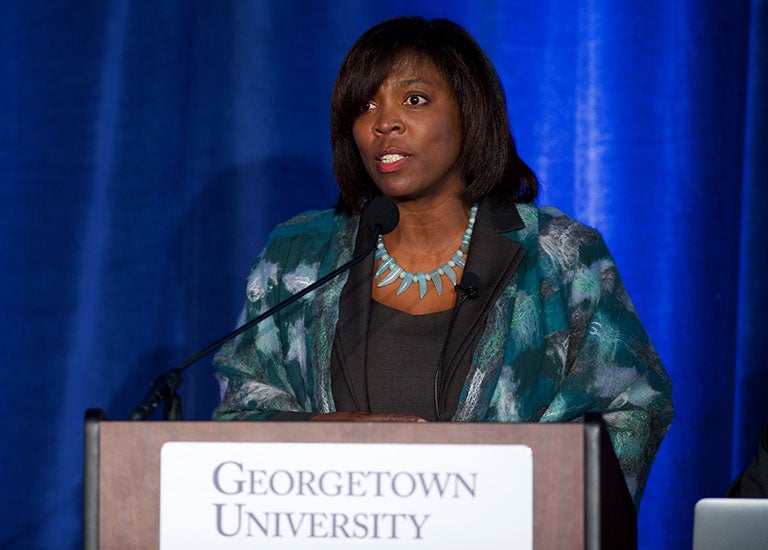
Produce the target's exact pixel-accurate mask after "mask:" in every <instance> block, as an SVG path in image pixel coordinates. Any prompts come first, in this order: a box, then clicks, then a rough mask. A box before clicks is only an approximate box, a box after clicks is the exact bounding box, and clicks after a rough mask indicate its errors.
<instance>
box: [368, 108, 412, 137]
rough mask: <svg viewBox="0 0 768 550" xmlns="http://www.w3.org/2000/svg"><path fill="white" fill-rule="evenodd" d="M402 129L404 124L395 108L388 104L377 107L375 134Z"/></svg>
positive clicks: (400, 130)
mask: <svg viewBox="0 0 768 550" xmlns="http://www.w3.org/2000/svg"><path fill="white" fill-rule="evenodd" d="M404 129H405V125H404V123H403V120H402V118H401V117H400V115H399V114H398V112H397V110H396V109H394V108H392V107H388V106H381V107H379V113H378V117H376V125H375V128H374V130H375V131H376V133H377V134H390V133H393V132H402V131H403V130H404Z"/></svg>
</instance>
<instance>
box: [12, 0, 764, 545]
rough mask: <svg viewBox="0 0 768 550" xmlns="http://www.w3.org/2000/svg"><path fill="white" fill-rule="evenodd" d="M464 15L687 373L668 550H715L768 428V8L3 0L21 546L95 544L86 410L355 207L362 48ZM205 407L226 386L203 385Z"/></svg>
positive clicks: (232, 308) (566, 193) (566, 204)
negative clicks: (337, 178) (702, 517)
mask: <svg viewBox="0 0 768 550" xmlns="http://www.w3.org/2000/svg"><path fill="white" fill-rule="evenodd" d="M406 13H408V14H417V15H424V16H427V17H448V18H451V19H453V20H455V21H457V22H458V23H460V24H462V25H464V26H465V27H466V28H467V29H468V30H469V31H470V32H471V33H472V34H473V35H474V36H475V37H476V38H477V39H478V41H479V42H480V44H481V45H482V46H483V48H484V49H485V50H486V51H487V52H488V54H489V56H490V57H491V58H492V60H493V62H494V63H495V64H496V66H497V68H498V70H499V73H500V75H501V77H502V80H503V82H504V85H505V88H506V92H507V97H508V104H509V110H510V118H511V122H512V126H513V132H514V134H515V137H516V139H517V142H518V147H519V150H520V152H521V155H522V156H523V158H524V159H525V160H526V161H527V162H529V164H530V165H531V166H532V167H533V168H534V170H535V171H536V172H537V174H538V175H539V176H540V178H541V180H542V183H543V191H542V196H541V199H540V203H541V204H551V205H554V206H557V207H558V208H560V209H562V210H564V211H565V212H566V213H568V214H570V215H572V216H574V217H576V218H577V219H579V220H581V221H583V222H585V223H587V224H590V225H593V226H595V227H596V228H597V229H599V230H600V231H601V232H602V234H603V235H604V237H605V239H606V242H607V244H608V246H609V248H610V249H611V251H612V252H613V254H614V256H615V257H616V260H617V264H618V266H619V270H620V272H621V274H622V277H623V279H624V281H625V285H626V287H627V289H628V290H629V293H630V295H631V296H632V298H633V301H634V302H635V305H636V307H637V309H638V311H639V313H640V316H641V318H642V320H643V322H644V324H645V326H646V329H647V330H648V332H649V334H650V335H651V339H652V340H653V342H654V344H655V345H656V347H657V350H658V351H659V354H660V356H661V357H662V359H663V361H664V363H665V365H666V366H667V369H668V370H669V372H670V375H671V376H672V379H673V382H674V383H675V390H674V400H675V405H676V410H677V416H676V419H675V421H674V423H673V426H672V429H671V431H670V433H669V435H668V437H667V439H666V440H665V441H664V443H663V444H662V447H661V450H660V453H659V455H658V458H657V462H656V464H655V465H654V468H653V470H652V473H651V477H650V479H649V483H648V488H647V491H646V496H645V498H644V500H643V503H642V506H641V511H640V524H639V528H640V546H641V548H653V549H658V548H680V547H686V546H687V547H690V542H691V534H692V533H691V529H692V521H693V506H694V504H695V502H696V501H697V500H698V499H699V498H702V497H705V496H721V495H723V494H724V493H725V490H726V488H727V486H728V483H729V482H730V480H731V479H732V478H733V476H734V475H735V474H736V473H738V472H739V471H740V470H741V469H742V468H744V467H745V466H746V464H747V462H748V460H749V457H750V456H751V454H752V453H753V452H754V450H755V446H756V443H757V440H758V437H759V435H760V429H761V427H762V425H763V424H764V423H765V422H766V421H768V409H767V407H766V396H765V395H766V389H768V361H766V353H765V352H764V351H763V346H761V343H762V342H761V336H762V327H761V324H760V320H759V315H760V312H761V310H762V309H763V307H764V306H765V305H766V304H768V265H767V264H768V260H766V255H765V253H764V248H765V246H764V244H763V243H764V241H765V239H766V237H767V236H768V235H766V233H767V232H768V229H767V228H768V224H766V223H765V220H766V216H768V196H766V195H767V194H768V165H767V164H766V162H765V160H764V159H766V158H768V151H766V147H768V146H766V143H768V105H767V104H766V102H768V89H767V88H768V86H767V85H766V63H767V62H766V56H767V55H768V44H766V42H767V41H768V37H766V33H768V30H767V29H766V24H768V3H767V2H766V1H765V0H753V1H752V2H750V1H748V0H737V1H735V2H730V3H727V4H726V3H722V2H717V1H715V0H704V1H698V2H695V1H693V0H681V1H679V2H673V3H669V2H661V1H660V0H651V1H650V2H646V3H643V4H642V5H638V4H632V5H629V3H616V2H608V1H599V0H586V1H583V2H570V1H567V0H547V1H544V2H532V1H531V2H529V1H522V0H521V1H519V2H511V1H510V2H499V1H497V0H480V1H478V2H474V3H471V4H468V3H466V2H459V1H448V2H435V1H431V2H428V1H424V0H420V1H416V2H412V3H409V5H408V6H407V8H406V7H404V8H392V7H390V6H388V5H381V4H376V5H374V4H371V5H363V4H362V3H359V2H354V1H352V0H339V1H334V2H330V1H329V2H312V3H307V2H299V1H283V2H277V1H269V0H254V1H252V2H239V1H235V0H222V1H220V2H215V3H206V2H176V1H170V0H169V1H162V2H156V3H148V2H142V1H137V0H107V1H96V0H90V1H86V0H83V1H79V2H72V1H69V0H49V1H45V0H36V1H31V2H15V3H13V2H3V3H0V113H1V114H0V266H2V270H3V271H2V273H3V279H2V284H0V331H1V333H2V335H3V336H2V344H3V351H4V352H5V353H4V359H5V365H4V368H3V369H2V370H0V418H2V420H1V422H2V426H1V427H0V428H1V429H2V434H3V447H2V449H3V450H2V459H3V463H4V464H6V466H5V467H4V468H3V469H2V470H0V486H2V487H3V488H4V489H5V492H6V495H7V498H6V499H4V502H3V503H2V504H0V510H2V520H1V521H0V546H2V547H3V548H24V549H29V548H76V547H79V546H80V545H81V525H80V521H81V490H82V489H81V483H82V474H81V467H82V421H83V414H84V411H85V410H86V409H87V408H92V407H99V408H103V409H104V410H105V411H106V412H107V413H108V415H109V416H110V417H111V418H114V419H123V418H127V417H128V415H129V414H130V412H131V410H132V408H133V407H134V406H135V405H136V404H137V403H138V401H139V400H140V399H141V397H142V396H143V395H144V393H145V392H146V391H147V389H148V388H149V383H150V381H151V380H152V379H153V378H154V377H155V376H156V375H157V374H159V373H160V372H163V371H165V370H168V369H169V368H171V367H173V366H175V365H176V364H178V363H180V362H181V361H182V360H184V359H186V358H187V357H188V356H190V355H192V354H193V353H194V352H196V351H198V350H199V349H201V348H203V347H204V346H205V345H207V344H208V343H209V342H211V341H213V340H216V339H217V338H218V337H219V336H221V335H222V334H224V333H226V332H228V331H229V330H231V329H232V328H233V327H234V323H235V320H236V318H237V316H238V313H239V311H240V308H241V305H242V302H243V298H244V283H245V276H246V274H247V271H248V267H249V264H250V262H251V261H252V260H253V259H254V258H255V256H256V255H257V254H258V253H259V251H260V250H261V248H262V246H263V245H264V243H265V241H266V238H267V235H268V232H269V231H270V229H271V228H272V227H273V226H274V225H275V224H277V223H278V222H280V221H283V220H285V219H286V218H288V217H290V216H292V215H294V214H296V213H298V212H301V211H303V210H307V209H321V208H327V207H329V206H331V205H332V204H333V203H334V202H335V200H336V195H337V189H336V186H335V183H334V179H333V174H332V170H331V152H330V145H329V139H328V111H329V101H330V94H331V89H332V87H333V82H334V79H335V75H336V71H337V70H338V67H339V65H340V63H341V61H342V59H343V57H344V55H345V53H346V51H347V50H348V49H349V47H350V46H351V45H352V43H353V42H354V40H355V39H356V38H357V37H358V36H359V35H360V34H361V33H362V32H363V31H364V30H365V29H367V28H368V27H369V26H371V25H372V24H374V23H376V22H378V21H380V20H382V19H385V18H388V17H392V16H395V15H403V14H406ZM182 399H183V406H184V412H185V416H186V418H188V419H207V418H209V417H210V413H211V411H212V409H213V407H214V406H215V404H216V402H217V399H218V396H217V388H216V384H215V382H214V379H213V369H212V368H211V365H210V358H206V359H204V360H202V361H200V362H199V363H198V364H196V365H194V366H193V367H192V368H190V369H189V370H188V371H187V372H186V373H185V376H184V384H183V386H182Z"/></svg>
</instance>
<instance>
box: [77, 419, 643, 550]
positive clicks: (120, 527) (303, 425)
mask: <svg viewBox="0 0 768 550" xmlns="http://www.w3.org/2000/svg"><path fill="white" fill-rule="evenodd" d="M590 430H591V436H589V434H590ZM85 432H86V433H85V436H86V450H85V470H84V476H85V480H84V481H85V483H84V485H85V487H84V488H85V508H84V539H85V541H84V542H85V548H86V549H89V550H90V549H95V548H99V547H101V548H121V549H130V548H136V549H141V550H145V549H147V548H157V547H158V545H159V530H160V449H161V448H162V446H163V444H164V443H165V442H168V441H201V442H202V441H208V442H278V443H279V442H283V443H294V442H301V443H313V442H317V443H320V442H322V443H405V444H437V443H443V444H484V445H494V444H497V445H500V444H521V445H527V446H529V447H531V449H532V450H533V459H534V466H533V507H534V510H533V513H534V515H533V531H534V532H533V537H534V548H547V549H549V548H553V549H554V548H567V549H569V550H570V549H575V548H590V549H591V548H601V547H605V543H606V542H607V541H608V540H609V539H610V540H613V539H611V538H610V537H608V538H606V536H605V533H607V532H613V531H616V530H615V529H613V530H612V529H608V531H606V525H605V523H606V522H605V521H603V518H604V517H605V516H606V513H607V512H608V511H611V512H612V513H611V515H612V516H616V515H618V517H625V518H626V517H629V520H627V522H625V523H624V524H622V525H629V526H630V527H631V526H632V525H636V520H635V516H634V505H632V502H631V499H629V494H628V492H627V490H626V486H625V485H624V480H623V477H621V479H620V480H617V479H616V474H617V472H618V475H619V476H621V472H620V470H618V464H617V462H616V459H615V456H614V455H613V451H612V449H611V448H610V443H608V448H607V449H606V448H605V443H606V441H607V440H608V439H607V435H606V433H605V429H604V427H603V426H602V424H601V422H598V423H597V424H595V423H594V422H590V421H588V422H585V423H584V424H581V423H575V424H503V423H407V422H404V423H379V422H212V421H211V422H163V421H146V422H124V421H106V420H105V418H104V416H103V414H102V413H100V412H97V411H89V412H88V413H87V416H86V427H85ZM595 434H596V435H595ZM601 434H602V435H601ZM588 457H589V460H587V458H588ZM606 463H608V464H610V463H612V464H613V467H610V468H607V467H606V466H605V464H606ZM590 472H591V473H590ZM606 476H608V477H606ZM609 478H610V479H609ZM585 480H586V481H585ZM587 482H588V483H589V485H587V484H586V483H587ZM617 487H618V488H619V489H620V490H618V491H617V490H616V488H617ZM622 487H623V495H624V496H623V497H622V490H621V488H622ZM608 489H609V490H608ZM617 496H618V500H617ZM616 502H618V506H617V505H616ZM627 502H628V503H629V506H630V507H631V510H630V509H629V508H628V507H627ZM608 527H610V526H608ZM619 531H620V532H619V533H618V537H619V539H621V540H622V546H621V547H622V548H631V547H632V546H633V544H636V543H635V542H633V541H632V540H630V538H631V537H630V535H631V536H632V537H636V535H635V534H634V533H627V532H626V529H624V528H622V529H621V530H619ZM630 531H631V529H630ZM588 533H589V534H590V536H589V537H588V536H587V535H588ZM622 533H624V534H622ZM619 539H616V540H619Z"/></svg>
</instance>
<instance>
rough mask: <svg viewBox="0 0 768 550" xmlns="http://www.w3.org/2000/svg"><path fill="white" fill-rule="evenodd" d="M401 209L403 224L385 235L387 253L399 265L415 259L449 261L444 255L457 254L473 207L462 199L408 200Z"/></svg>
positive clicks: (429, 261)
mask: <svg viewBox="0 0 768 550" xmlns="http://www.w3.org/2000/svg"><path fill="white" fill-rule="evenodd" d="M398 207H399V209H400V223H398V225H397V227H396V228H395V230H394V231H392V232H391V233H389V234H388V235H385V236H384V243H385V245H386V247H387V250H388V251H389V253H390V254H391V255H392V256H395V257H396V258H397V259H398V262H401V261H405V262H406V263H408V262H407V261H406V260H408V259H413V260H416V261H418V260H421V261H426V262H427V264H430V263H433V260H432V259H436V260H438V261H445V259H444V258H443V256H445V255H446V254H447V255H448V256H450V255H452V254H453V253H454V252H455V251H456V249H457V248H458V246H459V244H460V242H461V236H462V234H463V233H464V231H465V229H466V228H467V222H468V220H469V207H467V206H466V205H465V204H464V202H463V201H462V200H461V199H460V198H459V197H455V198H449V199H446V200H443V201H442V202H440V203H437V204H434V203H432V204H428V205H427V204H424V203H418V202H416V201H404V202H401V203H400V204H398ZM400 265H402V266H403V267H405V268H406V269H407V266H405V265H403V264H402V263H400Z"/></svg>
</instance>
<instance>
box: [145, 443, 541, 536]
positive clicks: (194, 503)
mask: <svg viewBox="0 0 768 550" xmlns="http://www.w3.org/2000/svg"><path fill="white" fill-rule="evenodd" d="M160 480H161V481H160V485H161V487H160V548H161V549H165V550H170V549H178V548H189V549H193V548H205V549H209V548H217V549H240V548H249V549H253V548H270V549H272V548H277V549H279V548H291V549H296V548H309V549H313V548H334V549H335V548H355V549H368V548H371V549H374V548H375V549H380V548H425V549H426V548H441V549H466V548H483V549H484V550H492V549H502V548H504V549H509V548H532V547H533V457H532V453H531V449H530V448H529V447H527V446H524V445H433V444H416V445H414V444H410V445H405V444H362V443H361V444H350V443H343V444H329V443H215V442H207V443H188V442H169V443H165V444H164V445H163V449H162V453H161V471H160Z"/></svg>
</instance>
